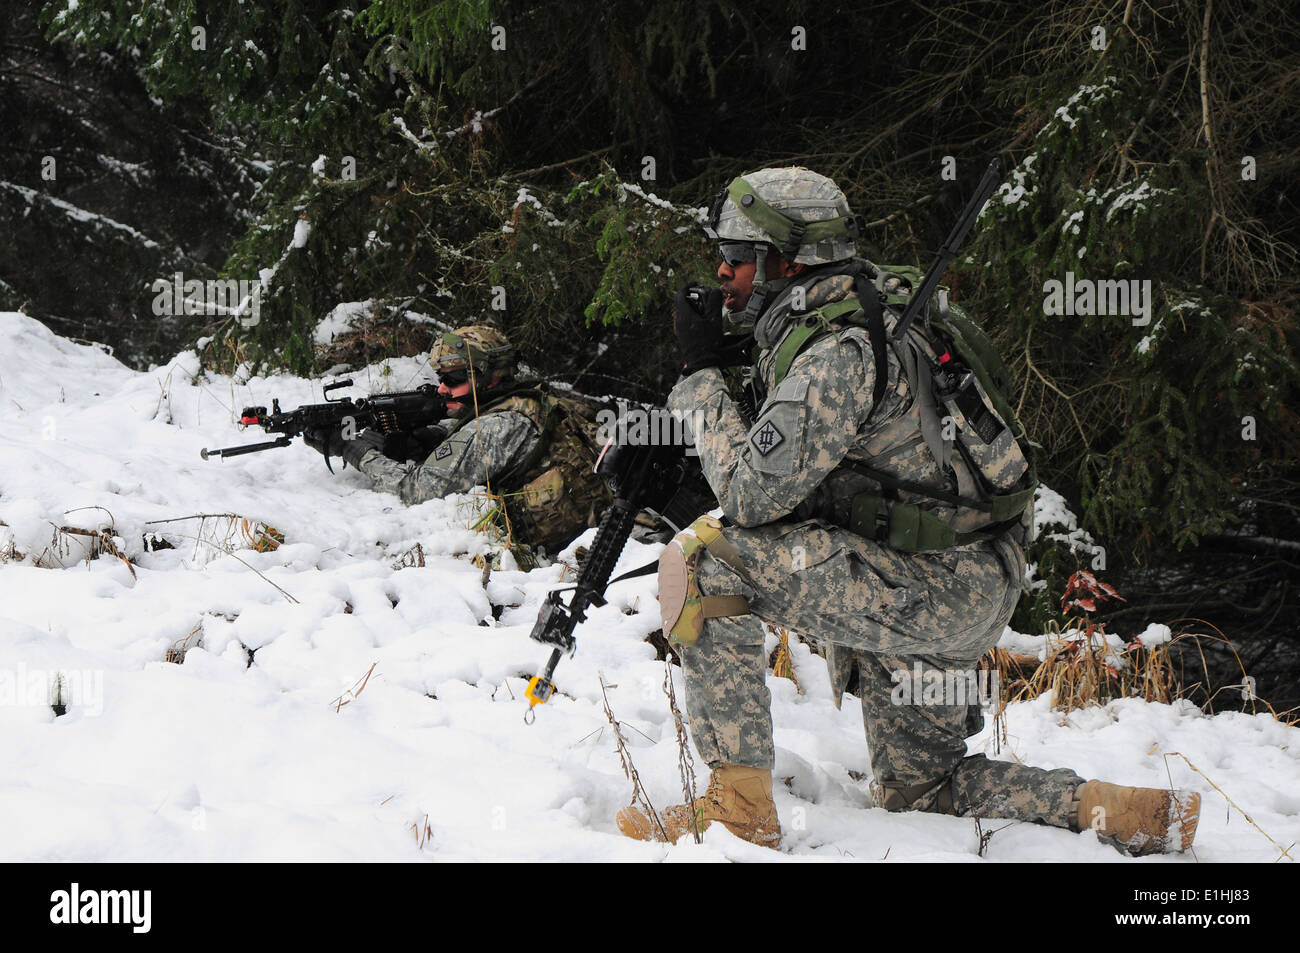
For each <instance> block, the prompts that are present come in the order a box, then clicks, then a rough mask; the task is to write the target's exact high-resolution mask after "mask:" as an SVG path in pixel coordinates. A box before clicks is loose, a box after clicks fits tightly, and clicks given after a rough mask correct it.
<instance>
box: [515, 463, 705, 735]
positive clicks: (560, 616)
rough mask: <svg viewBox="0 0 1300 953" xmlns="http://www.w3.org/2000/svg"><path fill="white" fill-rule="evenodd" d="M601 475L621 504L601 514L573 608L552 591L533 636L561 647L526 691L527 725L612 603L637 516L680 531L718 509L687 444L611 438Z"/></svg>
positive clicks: (651, 567) (647, 569) (598, 470)
mask: <svg viewBox="0 0 1300 953" xmlns="http://www.w3.org/2000/svg"><path fill="white" fill-rule="evenodd" d="M596 473H597V474H599V475H600V476H601V477H602V478H603V479H604V480H605V482H606V483H607V484H608V485H609V488H610V490H611V491H612V492H613V494H614V502H613V503H611V504H610V505H609V506H608V507H607V508H606V509H605V512H604V513H602V514H601V517H600V523H599V528H598V529H597V530H596V538H595V539H594V540H593V541H592V544H591V548H590V549H589V550H588V551H587V555H586V558H584V559H583V561H582V565H581V567H579V569H578V578H577V579H576V580H575V583H574V587H573V598H572V599H570V600H569V603H568V604H567V605H566V604H565V603H564V602H563V601H562V600H561V598H560V590H559V589H554V590H552V591H551V592H550V593H548V594H547V596H546V599H545V600H544V601H543V602H542V608H541V610H540V611H539V612H538V614H537V622H536V623H534V625H533V631H532V632H531V633H529V638H531V639H533V640H535V641H537V642H543V643H545V644H547V645H552V646H554V648H553V649H552V650H551V657H550V660H549V661H548V662H547V663H546V669H545V671H543V673H542V674H541V675H536V676H534V677H533V678H532V680H531V681H529V683H528V690H527V691H526V692H525V693H524V694H525V696H526V697H527V698H528V711H527V712H526V713H525V714H524V723H525V724H530V725H531V724H532V723H533V718H534V713H533V708H534V706H537V705H541V704H544V703H545V702H546V701H547V700H548V699H549V698H550V697H551V695H553V694H554V693H555V684H554V682H552V681H551V676H552V675H554V674H555V666H556V665H558V664H559V661H560V657H561V653H564V652H567V653H568V654H569V655H572V654H573V653H574V651H575V650H576V648H577V640H576V639H575V638H574V636H573V630H574V629H576V628H577V627H578V624H579V623H580V622H583V621H585V620H586V612H587V609H588V607H590V606H593V605H595V606H603V605H604V604H605V597H604V594H605V589H606V588H607V587H608V586H609V584H610V578H609V574H610V573H611V572H613V571H614V565H615V563H617V562H618V557H619V555H620V554H621V553H622V552H623V547H624V546H625V545H626V544H627V540H628V537H629V536H630V535H631V533H632V525H633V522H634V521H635V519H636V515H637V513H639V512H640V511H641V510H647V511H649V512H650V513H651V514H653V515H655V516H658V517H659V518H660V519H662V520H663V521H664V522H665V523H667V524H668V525H669V526H671V527H672V528H673V529H674V530H675V531H678V532H680V531H681V529H682V528H683V527H685V526H686V525H687V524H688V523H689V522H690V521H691V520H693V519H695V517H697V516H699V515H700V514H701V513H705V512H707V511H708V510H710V509H712V508H713V507H714V506H716V505H717V501H716V499H714V497H713V493H712V491H710V490H708V485H707V484H705V483H704V482H703V474H702V473H701V471H700V469H699V463H698V461H697V459H696V458H694V457H690V456H687V454H686V452H685V447H682V446H677V445H644V446H642V445H637V446H629V445H626V444H618V443H616V442H615V441H614V440H610V442H609V443H607V444H606V445H605V449H604V450H603V451H602V452H601V455H600V459H599V460H597V461H596ZM701 484H703V490H701V489H700V486H701ZM655 567H656V563H650V564H649V565H647V566H642V567H641V568H640V569H634V570H633V571H632V572H629V573H624V574H623V575H622V576H620V577H619V579H630V578H632V577H633V576H640V575H646V574H648V573H649V572H651V571H653V570H654V568H655ZM614 581H616V582H617V581H618V580H614Z"/></svg>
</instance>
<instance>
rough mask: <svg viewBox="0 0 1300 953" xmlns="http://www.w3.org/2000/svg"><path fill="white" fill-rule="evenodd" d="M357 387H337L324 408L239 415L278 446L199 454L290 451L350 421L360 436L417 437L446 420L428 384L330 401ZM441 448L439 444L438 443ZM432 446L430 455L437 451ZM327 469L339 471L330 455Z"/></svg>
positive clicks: (276, 407)
mask: <svg viewBox="0 0 1300 953" xmlns="http://www.w3.org/2000/svg"><path fill="white" fill-rule="evenodd" d="M351 386H352V381H351V380H345V381H335V382H334V383H333V384H327V385H326V386H325V387H324V388H322V392H323V393H324V394H325V395H326V398H325V403H323V404H303V405H302V406H301V407H299V408H297V409H296V410H290V411H287V412H286V411H281V410H280V399H279V398H278V397H277V398H275V399H274V400H272V401H271V412H270V413H267V411H266V408H265V407H245V408H244V409H243V410H242V411H240V414H239V425H240V426H241V427H261V428H262V429H263V430H265V431H266V432H267V433H269V434H280V436H279V437H277V438H276V439H275V440H267V441H264V442H263V443H250V444H246V445H244V446H241V447H226V448H224V449H221V450H208V449H207V448H206V447H205V448H204V449H202V450H200V451H199V456H201V457H202V458H203V459H204V460H207V459H208V458H209V457H237V456H240V455H242V454H245V453H258V452H260V451H262V450H270V449H272V448H274V447H287V446H289V444H290V443H292V442H293V438H294V437H298V436H301V435H302V433H303V431H305V430H311V429H314V428H322V429H326V430H330V429H335V428H339V427H342V426H343V425H344V423H345V422H347V421H348V420H351V426H352V427H354V428H355V429H356V430H357V431H360V430H362V429H364V428H366V427H373V428H374V429H376V430H378V431H379V432H380V433H382V434H384V435H385V436H397V435H403V434H407V435H409V434H413V433H415V432H416V431H417V430H419V429H421V428H425V429H426V430H427V429H428V428H429V427H430V425H431V424H436V423H437V422H438V421H440V420H443V419H445V418H446V416H447V401H446V399H445V398H444V397H442V396H440V395H439V394H438V391H437V388H435V387H434V386H433V385H432V384H423V385H421V386H420V387H417V388H416V389H415V390H408V391H400V392H397V393H392V394H371V395H370V396H368V397H362V398H360V399H358V400H353V399H352V398H351V397H340V398H337V399H334V400H331V399H330V398H329V396H328V395H329V394H330V392H331V391H335V390H338V389H339V388H341V387H351ZM434 442H436V439H435V441H434ZM432 449H433V447H432V446H428V447H427V448H425V451H426V452H427V451H428V450H432ZM325 466H326V467H328V468H329V471H330V472H331V473H333V472H334V467H333V466H331V465H330V458H329V456H328V455H325Z"/></svg>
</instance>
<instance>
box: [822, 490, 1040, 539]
mask: <svg viewBox="0 0 1300 953" xmlns="http://www.w3.org/2000/svg"><path fill="white" fill-rule="evenodd" d="M900 482H901V481H900ZM907 489H912V487H907ZM922 492H926V493H927V495H932V496H934V497H935V498H942V496H944V494H940V493H938V492H936V491H933V490H931V491H924V490H923V491H922ZM1032 496H1033V489H1032V488H1031V489H1028V490H1022V491H1020V492H1018V493H1010V494H1007V495H1005V496H1000V497H995V498H994V499H993V500H992V501H991V503H990V504H985V505H986V506H987V508H988V511H989V518H990V523H989V525H987V526H986V527H984V528H983V529H980V530H977V531H974V532H968V533H959V532H957V531H956V530H954V529H953V528H952V527H951V526H949V525H948V524H947V523H946V522H944V521H943V520H941V519H939V517H937V516H935V515H934V514H933V513H932V512H930V511H929V510H927V509H923V508H922V507H919V506H916V505H914V504H911V503H902V502H899V501H898V500H894V499H890V498H888V497H887V496H885V495H884V494H883V493H880V492H872V491H869V490H868V491H864V492H862V493H858V494H855V495H854V497H853V499H852V501H851V508H850V511H849V522H848V525H847V526H845V529H847V530H849V531H850V532H853V533H857V534H858V535H859V536H865V537H866V538H867V539H874V540H875V541H876V542H878V543H884V544H885V545H886V546H888V547H889V548H890V549H895V550H898V551H899V552H901V553H925V552H935V551H938V550H943V549H952V548H953V547H954V546H965V545H966V544H967V543H975V542H979V541H981V540H986V539H995V538H996V537H998V536H1001V535H1002V534H1003V533H1006V532H1007V531H1009V530H1013V529H1015V528H1016V527H1017V526H1019V525H1020V520H1021V517H1022V515H1023V512H1024V507H1025V506H1026V505H1027V503H1028V501H1029V499H1030V498H1031V497H1032ZM951 500H952V501H953V502H961V503H965V502H966V501H959V500H958V498H957V497H951ZM945 502H946V501H945ZM981 508H983V507H981Z"/></svg>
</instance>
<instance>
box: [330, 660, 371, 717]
mask: <svg viewBox="0 0 1300 953" xmlns="http://www.w3.org/2000/svg"><path fill="white" fill-rule="evenodd" d="M378 664H379V663H378V662H371V663H370V668H368V669H366V674H364V675H362V676H361V677H360V678H359V679H357V680H356V682H355V683H354V684H353V685H352V687H351V688H349V689H348V690H347V691H346V692H344V693H343V694H342V695H340V696H339V697H338V698H335V699H334V700H333V701H331V702H330V704H331V705H333V706H334V711H335V712H340V711H342V710H343V706H344V705H351V704H352V703H353V702H354V701H356V700H357V698H358V697H359V696H360V695H361V693H362V692H364V691H365V690H366V686H367V685H369V684H370V673H371V672H373V671H374V670H375V666H376V665H378ZM349 696H350V697H349Z"/></svg>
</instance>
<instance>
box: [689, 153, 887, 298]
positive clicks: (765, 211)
mask: <svg viewBox="0 0 1300 953" xmlns="http://www.w3.org/2000/svg"><path fill="white" fill-rule="evenodd" d="M864 230H865V222H864V220H863V218H862V216H861V215H854V214H853V211H852V209H850V208H849V203H848V200H847V199H846V198H845V197H844V193H843V192H842V191H840V188H839V186H837V185H836V184H835V183H834V182H833V181H831V180H830V179H828V178H827V177H826V176H824V175H819V174H818V173H816V172H813V171H812V170H811V169H805V168H803V167H802V166H788V167H783V168H776V169H760V170H759V171H757V172H749V173H746V174H745V175H741V176H737V177H736V178H734V179H732V180H731V184H730V185H728V186H727V187H726V189H724V190H723V191H722V192H720V193H719V194H718V197H717V199H716V200H715V201H714V203H713V207H712V209H710V212H709V218H708V222H707V225H706V227H705V231H706V232H707V233H708V235H709V237H710V238H713V239H715V240H717V241H720V242H750V243H753V244H754V245H755V257H756V261H757V267H756V268H755V270H754V294H753V295H751V297H750V300H749V306H748V307H747V308H746V309H745V314H746V315H747V316H752V317H757V316H758V314H760V313H761V312H762V310H763V306H764V303H765V302H766V300H767V299H768V298H769V297H770V296H771V295H772V294H773V293H775V292H777V291H780V290H781V288H783V287H785V285H786V284H788V281H787V280H777V281H768V280H767V275H766V267H765V264H766V259H767V254H768V245H772V246H775V247H776V248H777V249H778V250H779V251H780V252H781V254H782V256H784V257H785V258H786V259H787V260H788V261H792V262H795V263H796V264H804V265H821V264H828V263H830V262H836V261H843V260H845V259H848V258H852V257H853V256H854V255H855V254H857V245H856V240H857V238H858V237H859V236H860V235H861V234H862V233H863V231H864Z"/></svg>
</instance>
